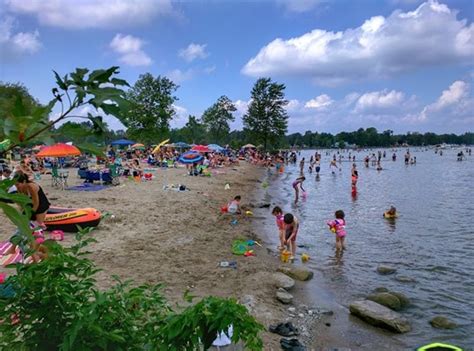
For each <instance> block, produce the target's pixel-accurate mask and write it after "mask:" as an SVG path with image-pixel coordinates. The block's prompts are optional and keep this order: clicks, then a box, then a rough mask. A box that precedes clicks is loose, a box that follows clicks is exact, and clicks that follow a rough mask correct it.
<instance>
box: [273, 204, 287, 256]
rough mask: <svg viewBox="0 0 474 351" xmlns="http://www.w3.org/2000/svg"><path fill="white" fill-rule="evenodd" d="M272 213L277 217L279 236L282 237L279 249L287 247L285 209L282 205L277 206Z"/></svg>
mask: <svg viewBox="0 0 474 351" xmlns="http://www.w3.org/2000/svg"><path fill="white" fill-rule="evenodd" d="M272 215H273V216H275V218H276V225H277V227H278V237H279V238H280V246H278V250H283V249H284V248H285V222H284V221H283V218H284V216H283V211H282V210H281V208H280V207H278V206H275V207H274V208H273V210H272Z"/></svg>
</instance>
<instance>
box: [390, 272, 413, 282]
mask: <svg viewBox="0 0 474 351" xmlns="http://www.w3.org/2000/svg"><path fill="white" fill-rule="evenodd" d="M395 280H396V281H397V282H400V283H416V279H415V278H412V277H407V276H406V275H398V274H397V275H396V276H395Z"/></svg>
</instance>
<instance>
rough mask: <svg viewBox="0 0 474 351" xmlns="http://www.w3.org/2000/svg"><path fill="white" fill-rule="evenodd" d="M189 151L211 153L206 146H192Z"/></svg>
mask: <svg viewBox="0 0 474 351" xmlns="http://www.w3.org/2000/svg"><path fill="white" fill-rule="evenodd" d="M191 150H194V151H197V152H211V150H210V149H209V148H208V147H207V146H206V145H194V146H193V148H192V149H191Z"/></svg>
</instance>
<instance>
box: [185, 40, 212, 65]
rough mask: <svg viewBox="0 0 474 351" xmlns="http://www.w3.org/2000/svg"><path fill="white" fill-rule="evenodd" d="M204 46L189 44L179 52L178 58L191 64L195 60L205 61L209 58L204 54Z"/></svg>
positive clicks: (207, 54)
mask: <svg viewBox="0 0 474 351" xmlns="http://www.w3.org/2000/svg"><path fill="white" fill-rule="evenodd" d="M206 46H207V45H206V44H202V45H200V44H194V43H191V44H189V45H188V47H187V48H186V49H181V50H179V53H178V56H179V57H181V58H182V59H184V60H185V61H187V62H192V61H194V60H195V59H197V58H200V59H205V58H206V57H208V56H209V53H207V52H206Z"/></svg>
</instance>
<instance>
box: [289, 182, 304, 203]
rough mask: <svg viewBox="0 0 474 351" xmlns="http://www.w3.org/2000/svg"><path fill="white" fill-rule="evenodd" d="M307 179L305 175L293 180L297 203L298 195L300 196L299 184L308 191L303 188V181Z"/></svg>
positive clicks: (296, 201)
mask: <svg viewBox="0 0 474 351" xmlns="http://www.w3.org/2000/svg"><path fill="white" fill-rule="evenodd" d="M305 180H306V178H305V177H304V176H302V177H298V178H296V180H295V181H294V182H293V184H292V186H293V189H295V204H296V203H298V196H299V193H300V191H299V189H298V185H299V187H300V188H301V190H303V191H306V190H304V188H303V182H304V181H305Z"/></svg>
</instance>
